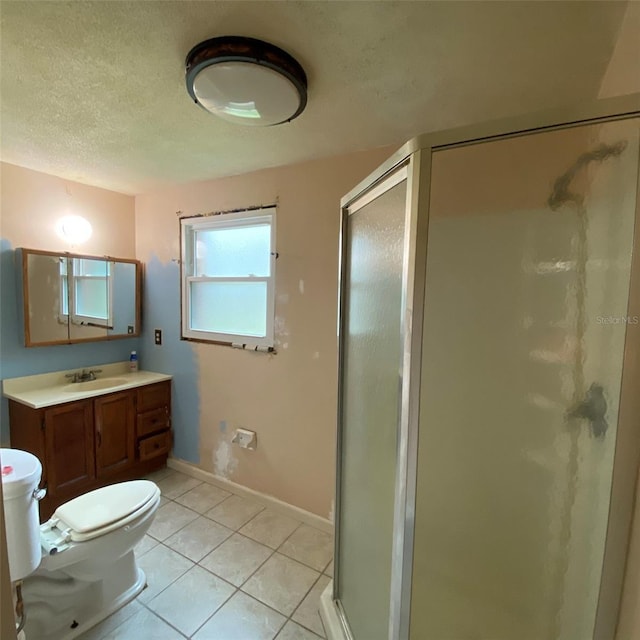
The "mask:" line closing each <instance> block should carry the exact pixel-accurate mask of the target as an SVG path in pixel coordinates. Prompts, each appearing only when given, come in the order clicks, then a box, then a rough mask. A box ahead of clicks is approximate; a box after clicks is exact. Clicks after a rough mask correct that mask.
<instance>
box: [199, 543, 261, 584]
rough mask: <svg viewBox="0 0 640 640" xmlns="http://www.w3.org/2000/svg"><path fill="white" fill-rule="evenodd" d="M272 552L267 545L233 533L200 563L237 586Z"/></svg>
mask: <svg viewBox="0 0 640 640" xmlns="http://www.w3.org/2000/svg"><path fill="white" fill-rule="evenodd" d="M272 553H273V550H272V549H269V547H265V546H264V545H262V544H259V543H257V542H254V541H253V540H249V538H245V537H244V536H241V535H240V534H238V533H234V534H233V535H232V536H231V537H230V538H228V539H227V540H226V541H225V542H223V543H222V544H221V545H220V546H219V547H218V548H217V549H215V550H214V551H212V552H211V553H210V554H209V555H208V556H207V557H206V558H204V559H203V560H201V561H200V565H201V566H203V567H205V568H206V569H208V570H209V571H212V572H213V573H215V574H216V575H218V576H220V577H221V578H224V579H225V580H228V581H229V582H231V583H232V584H235V585H236V586H237V587H239V586H240V585H241V584H242V583H243V582H244V581H245V580H246V579H247V578H248V577H249V576H250V575H251V574H252V573H253V572H254V571H255V570H256V569H257V568H258V567H259V566H260V565H261V564H262V563H263V562H264V561H265V560H266V559H267V558H268V557H269V556H270V555H271V554H272Z"/></svg>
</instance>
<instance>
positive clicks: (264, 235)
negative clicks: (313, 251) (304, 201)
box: [180, 207, 276, 347]
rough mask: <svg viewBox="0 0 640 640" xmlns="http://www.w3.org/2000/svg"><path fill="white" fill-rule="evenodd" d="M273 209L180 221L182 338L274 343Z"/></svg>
mask: <svg viewBox="0 0 640 640" xmlns="http://www.w3.org/2000/svg"><path fill="white" fill-rule="evenodd" d="M275 222H276V210H275V207H270V208H265V209H258V210H254V211H243V212H240V213H225V214H220V215H216V216H209V217H197V218H183V219H182V220H181V221H180V231H181V248H182V337H183V338H187V339H194V340H206V341H210V342H225V343H242V344H247V345H250V346H259V347H271V346H273V321H274V299H275V292H274V290H275V257H276V253H275Z"/></svg>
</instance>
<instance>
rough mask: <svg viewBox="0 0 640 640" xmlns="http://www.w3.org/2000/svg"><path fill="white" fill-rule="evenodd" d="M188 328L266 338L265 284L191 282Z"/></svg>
mask: <svg viewBox="0 0 640 640" xmlns="http://www.w3.org/2000/svg"><path fill="white" fill-rule="evenodd" d="M191 329H192V330H194V331H213V332H215V333H232V334H236V335H243V336H253V337H264V336H266V335H267V283H266V282H192V283H191Z"/></svg>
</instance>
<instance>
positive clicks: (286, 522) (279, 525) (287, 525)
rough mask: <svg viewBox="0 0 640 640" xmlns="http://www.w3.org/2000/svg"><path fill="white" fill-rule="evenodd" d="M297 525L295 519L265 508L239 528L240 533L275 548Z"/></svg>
mask: <svg viewBox="0 0 640 640" xmlns="http://www.w3.org/2000/svg"><path fill="white" fill-rule="evenodd" d="M298 526H300V523H299V522H298V521H297V520H294V519H293V518H289V517H287V516H283V515H281V514H280V513H278V512H277V511H273V510H271V509H265V510H264V511H261V512H260V513H259V514H258V515H257V516H256V517H255V518H253V519H252V520H250V521H249V522H247V524H245V525H244V527H242V529H240V533H241V534H242V535H245V536H247V537H248V538H251V539H253V540H255V541H256V542H260V543H262V544H265V545H267V547H271V548H272V549H277V548H278V547H279V546H280V545H281V544H282V543H283V542H284V541H285V540H286V539H287V538H288V537H289V536H290V535H291V534H292V533H293V532H294V531H295V530H296V529H297V528H298Z"/></svg>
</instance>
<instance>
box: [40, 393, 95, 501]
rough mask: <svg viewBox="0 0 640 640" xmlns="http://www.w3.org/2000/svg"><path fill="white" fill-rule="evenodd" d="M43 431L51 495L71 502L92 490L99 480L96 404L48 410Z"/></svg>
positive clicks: (69, 404) (66, 405)
mask: <svg viewBox="0 0 640 640" xmlns="http://www.w3.org/2000/svg"><path fill="white" fill-rule="evenodd" d="M44 427H45V441H46V452H45V458H46V468H47V488H48V491H49V492H50V493H51V495H52V496H57V497H60V498H65V497H68V498H71V497H74V496H76V495H79V494H80V493H82V492H83V491H84V490H85V489H88V488H91V485H92V484H93V481H94V479H95V476H96V474H95V456H94V439H93V401H92V400H81V401H79V402H70V403H68V404H62V405H58V406H55V407H51V408H49V409H46V410H45V412H44Z"/></svg>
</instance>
